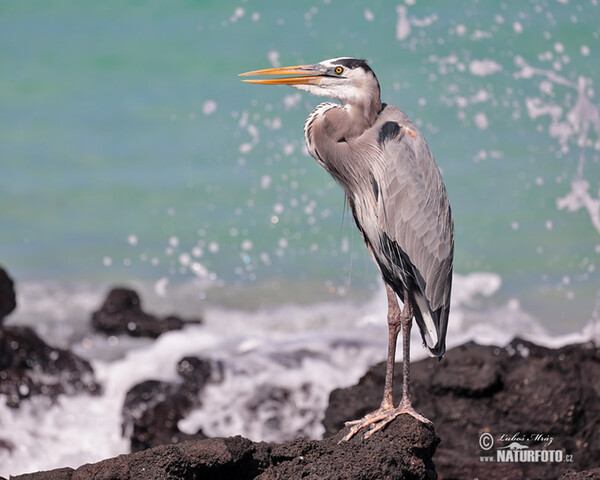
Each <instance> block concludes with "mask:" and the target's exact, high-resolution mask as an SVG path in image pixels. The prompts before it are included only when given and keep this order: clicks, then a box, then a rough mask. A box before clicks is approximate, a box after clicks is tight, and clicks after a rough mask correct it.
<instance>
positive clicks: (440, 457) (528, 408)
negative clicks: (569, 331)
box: [323, 339, 600, 480]
mask: <svg viewBox="0 0 600 480" xmlns="http://www.w3.org/2000/svg"><path fill="white" fill-rule="evenodd" d="M401 372H402V368H401V365H400V364H399V365H398V366H397V368H396V380H395V387H396V388H397V389H398V391H397V392H396V393H395V395H396V398H400V386H401V377H400V375H401ZM411 374H412V377H411V380H412V382H411V385H412V391H413V403H414V406H415V408H416V409H417V411H419V412H421V413H423V414H424V415H425V416H426V417H428V418H430V419H432V420H433V421H434V422H435V430H436V433H437V434H438V435H439V436H440V438H441V439H442V441H441V443H440V445H439V447H438V449H437V452H436V455H435V458H434V461H435V464H436V470H437V472H438V475H439V477H440V479H462V478H475V477H478V478H486V479H500V478H540V479H557V478H559V477H560V476H561V475H562V474H564V473H565V472H566V471H567V470H568V469H572V470H575V471H580V472H579V473H578V474H577V475H580V474H581V475H583V474H584V473H585V472H581V470H584V469H591V468H594V467H597V466H598V465H599V464H600V435H599V434H598V433H599V432H600V349H599V348H598V347H595V346H594V345H572V346H566V347H563V348H559V349H555V350H554V349H548V348H544V347H540V346H537V345H534V344H532V343H530V342H526V341H523V340H519V339H516V340H514V341H513V342H512V343H511V344H510V345H508V346H507V347H506V348H498V347H484V346H479V345H476V344H467V345H463V346H461V347H458V348H455V349H452V350H450V351H449V352H448V353H447V354H446V356H445V357H444V359H443V360H442V361H441V362H438V360H436V359H433V358H430V359H426V360H424V361H421V362H416V363H414V364H413V365H412V366H411ZM384 375H385V366H384V365H383V364H380V365H377V366H375V367H372V368H371V369H370V370H369V371H368V372H367V374H366V375H365V376H364V377H363V378H362V379H361V380H360V382H359V384H358V385H356V386H353V387H350V388H347V389H343V390H335V391H333V392H332V393H331V395H330V401H329V408H328V410H327V413H326V418H325V420H324V422H323V423H324V425H325V428H326V431H327V432H328V434H334V433H335V432H337V430H339V428H340V427H341V426H342V425H343V423H344V421H347V420H351V419H355V418H360V417H362V416H363V415H364V414H365V413H366V412H368V411H371V410H373V409H375V408H376V407H377V406H378V405H379V402H380V401H381V392H382V389H383V380H384ZM486 433H487V434H491V435H492V438H493V442H494V443H493V445H492V446H491V448H490V449H489V450H484V449H483V448H481V447H480V443H479V439H480V437H481V435H482V434H486ZM503 435H504V437H503ZM537 435H540V437H536V436H537ZM548 437H551V438H552V441H551V443H549V439H546V440H543V439H544V438H548ZM502 438H505V440H502ZM536 439H537V440H536ZM513 441H516V442H517V443H519V444H520V445H521V446H524V447H525V448H528V449H530V450H543V449H547V450H560V451H561V452H562V456H563V461H562V462H553V463H544V462H541V461H536V462H491V463H490V462H487V461H483V460H481V459H480V456H492V457H494V458H495V457H496V452H497V451H500V450H501V449H502V447H507V446H508V445H509V444H510V443H512V442H513ZM484 445H486V444H485V442H484ZM570 460H572V462H571V461H570ZM594 475H597V472H596V473H594ZM567 478H568V479H571V478H573V479H575V478H577V479H579V478H594V477H588V476H573V477H571V476H569V477H565V478H564V479H563V480H566V479H567Z"/></svg>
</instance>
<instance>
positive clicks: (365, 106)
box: [342, 97, 381, 136]
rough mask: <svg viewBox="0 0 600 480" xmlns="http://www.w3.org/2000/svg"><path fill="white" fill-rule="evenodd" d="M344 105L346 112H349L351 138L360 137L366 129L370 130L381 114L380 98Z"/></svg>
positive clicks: (345, 103)
mask: <svg viewBox="0 0 600 480" xmlns="http://www.w3.org/2000/svg"><path fill="white" fill-rule="evenodd" d="M342 104H343V105H344V110H346V111H347V112H348V117H349V120H350V122H348V126H349V128H350V132H349V135H350V136H355V135H360V134H361V133H362V132H364V131H365V130H366V129H368V128H370V127H371V126H372V125H373V124H374V123H375V121H376V120H377V116H378V115H379V113H380V112H381V100H380V98H379V97H377V98H372V97H368V98H364V99H361V101H358V102H342Z"/></svg>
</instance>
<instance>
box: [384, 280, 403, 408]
mask: <svg viewBox="0 0 600 480" xmlns="http://www.w3.org/2000/svg"><path fill="white" fill-rule="evenodd" d="M385 291H386V293H387V300H388V316H387V322H388V334H389V337H388V354H387V362H386V366H385V385H384V389H383V400H382V401H381V406H380V408H381V409H388V408H394V400H393V398H392V390H393V388H394V365H395V363H396V344H397V342H398V333H400V328H401V325H402V322H401V319H400V316H401V311H400V307H399V306H398V300H396V293H395V292H394V290H392V287H390V286H389V285H388V284H386V285H385Z"/></svg>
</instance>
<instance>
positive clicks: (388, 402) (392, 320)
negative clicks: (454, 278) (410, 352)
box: [344, 283, 402, 440]
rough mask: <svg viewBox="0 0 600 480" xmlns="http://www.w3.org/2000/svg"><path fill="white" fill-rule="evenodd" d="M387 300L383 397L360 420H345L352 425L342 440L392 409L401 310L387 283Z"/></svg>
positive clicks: (350, 436)
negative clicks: (376, 406)
mask: <svg viewBox="0 0 600 480" xmlns="http://www.w3.org/2000/svg"><path fill="white" fill-rule="evenodd" d="M385 289H386V293H387V301H388V315H387V322H388V335H389V336H388V354H387V362H386V368H385V385H384V390H383V399H382V400H381V405H380V406H379V408H378V409H377V410H375V411H374V412H372V413H369V414H368V415H367V416H365V417H364V418H363V419H361V420H354V421H352V422H347V423H346V425H347V426H349V425H354V426H353V427H352V429H351V430H350V432H349V433H348V435H346V437H344V440H349V439H350V438H352V437H353V436H354V435H355V434H356V432H358V431H359V430H361V429H363V428H365V427H367V426H369V425H373V424H376V423H377V422H379V421H381V420H382V419H383V418H385V417H386V416H387V415H388V414H389V413H390V412H393V411H394V400H393V396H392V390H393V388H394V365H395V363H396V345H397V342H398V334H399V333H400V329H401V327H402V318H401V317H402V312H401V310H400V306H399V305H398V300H397V299H396V293H395V292H394V290H393V289H392V287H390V286H389V285H388V284H387V283H386V285H385Z"/></svg>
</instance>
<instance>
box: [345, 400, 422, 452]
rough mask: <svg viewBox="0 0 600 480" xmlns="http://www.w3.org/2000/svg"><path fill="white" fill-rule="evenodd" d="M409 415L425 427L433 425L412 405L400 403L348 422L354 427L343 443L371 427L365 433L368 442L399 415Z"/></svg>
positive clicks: (380, 408)
mask: <svg viewBox="0 0 600 480" xmlns="http://www.w3.org/2000/svg"><path fill="white" fill-rule="evenodd" d="M404 413H407V414H408V415H410V416H412V417H414V418H416V419H417V420H419V422H422V423H424V424H425V425H433V422H432V421H431V420H429V419H427V418H425V417H424V416H423V415H421V414H420V413H419V412H417V411H416V410H415V409H414V408H413V406H412V405H411V404H410V403H404V402H402V403H400V405H399V406H398V407H397V408H393V407H385V406H382V407H379V408H378V409H377V410H375V411H374V412H371V413H369V414H367V415H366V416H365V417H364V418H362V419H361V420H353V421H351V422H346V426H347V427H348V426H350V425H352V428H351V429H350V431H349V432H348V434H347V435H346V436H345V437H344V438H342V440H341V441H342V442H347V441H348V440H350V439H351V438H352V437H353V436H354V435H356V434H357V433H358V432H359V431H360V430H362V429H363V428H366V427H369V430H368V431H367V432H366V433H365V435H364V437H363V439H364V440H366V439H367V438H369V437H370V436H371V435H373V434H374V433H375V432H378V431H379V430H381V429H382V428H384V427H385V426H386V425H387V424H388V423H390V422H391V421H393V420H394V419H395V418H396V417H397V416H398V415H402V414H404Z"/></svg>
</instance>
